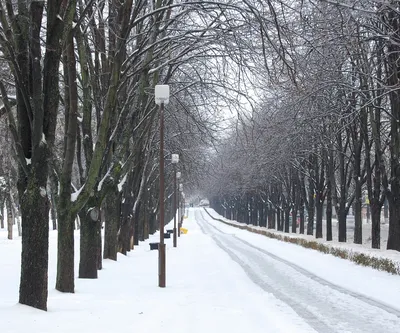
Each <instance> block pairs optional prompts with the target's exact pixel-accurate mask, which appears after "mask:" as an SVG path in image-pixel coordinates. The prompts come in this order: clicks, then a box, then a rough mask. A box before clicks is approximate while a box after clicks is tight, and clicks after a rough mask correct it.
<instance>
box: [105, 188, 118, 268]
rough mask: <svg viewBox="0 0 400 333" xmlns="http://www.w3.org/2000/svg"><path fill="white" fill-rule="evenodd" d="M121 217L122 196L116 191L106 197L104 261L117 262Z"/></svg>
mask: <svg viewBox="0 0 400 333" xmlns="http://www.w3.org/2000/svg"><path fill="white" fill-rule="evenodd" d="M120 215H121V207H120V195H119V192H117V191H116V189H115V190H113V191H111V192H110V193H109V194H108V195H107V197H106V223H105V233H104V253H103V258H104V259H111V260H117V243H118V224H119V220H120Z"/></svg>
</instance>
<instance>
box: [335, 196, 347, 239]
mask: <svg viewBox="0 0 400 333" xmlns="http://www.w3.org/2000/svg"><path fill="white" fill-rule="evenodd" d="M337 214H338V227H339V242H346V241H347V225H346V215H347V213H346V207H345V203H344V202H340V205H339V212H337Z"/></svg>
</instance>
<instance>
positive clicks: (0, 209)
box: [0, 195, 5, 229]
mask: <svg viewBox="0 0 400 333" xmlns="http://www.w3.org/2000/svg"><path fill="white" fill-rule="evenodd" d="M4 198H5V196H3V195H0V228H1V229H4Z"/></svg>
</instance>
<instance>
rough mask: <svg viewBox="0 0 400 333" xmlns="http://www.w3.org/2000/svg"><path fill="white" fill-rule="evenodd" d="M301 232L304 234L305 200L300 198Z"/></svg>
mask: <svg viewBox="0 0 400 333" xmlns="http://www.w3.org/2000/svg"><path fill="white" fill-rule="evenodd" d="M300 233H301V234H304V202H303V199H300Z"/></svg>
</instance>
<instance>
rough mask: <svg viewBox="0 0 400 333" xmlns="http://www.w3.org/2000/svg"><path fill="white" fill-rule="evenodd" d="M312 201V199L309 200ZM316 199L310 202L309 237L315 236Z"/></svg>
mask: <svg viewBox="0 0 400 333" xmlns="http://www.w3.org/2000/svg"><path fill="white" fill-rule="evenodd" d="M309 200H310V199H309ZM314 211H315V210H314V198H313V199H312V200H310V203H309V206H308V209H307V213H308V218H307V235H313V234H314Z"/></svg>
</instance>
